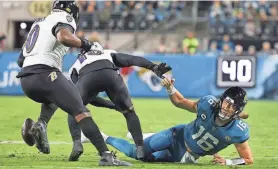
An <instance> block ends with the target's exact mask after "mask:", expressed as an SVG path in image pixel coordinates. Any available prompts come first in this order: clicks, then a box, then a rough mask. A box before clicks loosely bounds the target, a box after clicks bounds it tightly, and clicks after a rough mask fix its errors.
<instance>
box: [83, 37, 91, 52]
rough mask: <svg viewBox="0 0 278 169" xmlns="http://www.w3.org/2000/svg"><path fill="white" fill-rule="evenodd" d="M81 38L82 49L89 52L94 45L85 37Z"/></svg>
mask: <svg viewBox="0 0 278 169" xmlns="http://www.w3.org/2000/svg"><path fill="white" fill-rule="evenodd" d="M80 40H81V49H82V50H83V51H84V52H88V51H89V50H90V49H91V47H92V44H91V42H89V41H88V40H87V39H83V38H81V39H80Z"/></svg>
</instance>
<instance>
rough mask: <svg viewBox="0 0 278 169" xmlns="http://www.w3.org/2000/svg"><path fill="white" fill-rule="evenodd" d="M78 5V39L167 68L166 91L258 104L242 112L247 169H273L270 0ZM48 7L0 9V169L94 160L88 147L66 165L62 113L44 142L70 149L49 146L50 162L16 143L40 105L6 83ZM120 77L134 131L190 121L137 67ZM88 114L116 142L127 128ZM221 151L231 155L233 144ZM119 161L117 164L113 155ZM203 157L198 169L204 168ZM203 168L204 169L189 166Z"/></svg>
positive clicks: (277, 18)
mask: <svg viewBox="0 0 278 169" xmlns="http://www.w3.org/2000/svg"><path fill="white" fill-rule="evenodd" d="M78 3H79V5H80V6H81V18H80V22H79V24H78V25H79V26H78V31H77V36H79V37H86V38H88V39H89V40H90V41H99V42H100V43H101V44H102V45H103V46H104V47H105V48H111V49H114V50H116V51H119V52H126V53H131V54H134V55H138V56H142V57H146V58H148V59H150V60H151V61H154V62H161V61H164V62H167V63H168V64H169V65H171V66H172V67H173V70H172V71H171V72H169V73H168V74H167V76H168V77H173V78H175V79H176V83H175V85H176V87H177V88H178V89H179V90H180V91H181V93H182V94H183V95H184V96H185V97H190V98H198V97H201V96H203V95H207V94H213V95H216V96H219V95H220V94H221V92H223V90H224V89H225V88H226V87H229V86H233V85H239V86H242V87H245V89H246V90H247V91H248V96H249V98H250V99H259V100H258V101H250V102H249V104H248V105H247V108H246V111H247V112H248V113H250V118H249V119H248V120H247V122H248V123H249V126H250V128H251V140H250V145H251V148H252V150H253V153H254V158H255V165H254V167H255V168H269V167H272V168H277V166H278V161H277V139H278V134H277V127H278V126H277V118H278V117H277V110H278V106H277V102H276V101H273V100H277V99H278V43H277V42H278V40H277V36H278V26H277V22H278V13H277V5H278V3H277V2H268V1H263V0H262V1H258V2H250V1H247V2H245V1H225V2H220V1H211V2H198V1H193V2H192V1H160V2H155V1H152V2H148V1H137V2H134V1H121V0H115V1H78ZM51 4H52V2H51V1H1V2H0V23H1V24H0V95H8V96H1V97H0V109H1V112H2V114H4V115H5V116H3V117H1V118H0V124H1V125H2V127H0V133H1V136H0V140H1V141H0V168H20V167H22V168H30V166H31V167H34V168H56V167H57V166H61V167H65V168H67V167H68V168H86V167H91V166H92V156H93V162H94V163H97V160H98V157H97V156H96V152H95V150H92V147H91V145H85V146H86V147H87V146H88V148H87V149H86V147H85V149H86V153H85V155H84V157H83V158H82V159H81V161H80V162H78V163H75V164H73V163H67V162H66V161H65V160H66V158H67V155H68V153H69V152H70V150H71V145H70V143H69V142H70V140H71V139H70V136H69V132H68V129H67V124H66V114H65V113H61V110H59V112H57V113H56V115H55V117H54V118H53V121H51V123H50V125H49V127H48V130H49V140H51V141H66V142H67V143H69V144H62V145H60V144H59V145H56V144H55V143H54V144H52V147H51V149H52V153H51V155H50V156H44V155H41V154H38V153H37V150H36V149H35V148H33V147H28V146H23V145H20V144H21V143H22V142H20V140H22V139H21V135H20V132H19V131H20V128H21V125H22V122H23V120H24V119H25V118H26V117H32V118H33V119H36V118H37V116H38V111H39V109H40V107H39V105H38V104H36V103H34V102H32V101H31V100H29V99H27V98H26V97H20V96H15V95H23V92H22V90H21V87H20V82H19V80H18V79H16V77H15V76H16V75H17V73H18V72H19V71H20V69H19V67H18V66H17V64H16V60H17V57H18V54H19V51H20V48H21V46H22V44H23V43H24V41H25V39H26V36H27V33H28V31H29V30H30V27H31V25H32V22H33V21H34V20H35V19H36V18H39V17H43V16H46V15H47V14H49V12H50V10H51ZM77 54H78V49H71V51H70V53H69V54H68V55H66V56H65V60H64V68H63V71H64V73H65V75H67V71H68V69H69V68H70V66H71V65H72V63H73V62H74V60H75V59H76V56H77ZM120 72H121V74H122V76H123V78H124V79H125V81H126V84H127V86H128V89H129V91H130V94H131V96H132V97H133V102H134V104H135V108H136V111H137V113H138V115H139V117H140V119H141V122H142V127H143V131H145V132H156V131H160V130H162V129H165V128H167V127H170V126H173V125H176V124H179V123H187V122H190V121H192V119H193V118H194V115H192V114H188V113H184V111H182V110H180V109H176V108H174V107H173V106H172V105H171V103H170V102H169V101H168V100H166V99H160V98H162V97H164V98H167V93H166V91H165V90H164V89H163V88H162V86H161V85H160V83H159V79H157V77H156V76H155V75H154V74H153V73H152V72H150V71H147V70H145V69H140V68H137V67H132V68H124V69H121V70H120ZM9 95H12V97H9ZM102 95H104V94H102ZM136 97H141V98H136ZM142 97H143V98H142ZM261 99H267V100H268V101H261ZM90 110H91V112H93V115H94V119H95V120H96V122H97V123H98V124H99V126H100V128H101V129H102V130H104V131H105V132H108V133H109V134H113V135H116V136H120V137H123V138H124V137H125V134H126V131H125V130H122V129H125V128H126V126H125V122H124V121H123V119H122V118H121V115H119V114H117V113H115V112H114V111H112V110H107V109H100V108H92V107H90ZM169 112H171V113H170V115H169ZM106 117H109V118H108V119H106ZM104 118H105V119H104ZM61 121H62V122H61ZM56 126H59V128H57V127H56ZM17 141H18V142H17ZM17 143H18V144H17ZM223 154H224V156H228V157H237V154H236V153H235V150H234V149H233V147H232V148H228V150H225V151H224V152H223ZM120 157H121V158H125V157H124V155H122V154H120ZM127 159H128V158H127ZM209 159H210V158H205V160H201V163H202V162H203V163H205V164H208V163H209ZM128 160H130V159H128ZM132 162H133V163H135V164H136V167H142V166H143V167H146V168H155V167H159V168H180V165H175V166H172V165H170V164H167V165H165V164H162V165H158V166H156V165H147V164H141V163H139V162H137V163H136V162H134V161H132ZM44 165H48V166H50V167H45V166H44ZM93 165H96V164H93ZM183 167H185V166H183ZM188 167H189V168H191V167H192V166H188ZM203 167H204V168H209V167H210V166H207V165H204V166H202V165H199V166H196V168H203ZM211 168H214V167H213V166H211Z"/></svg>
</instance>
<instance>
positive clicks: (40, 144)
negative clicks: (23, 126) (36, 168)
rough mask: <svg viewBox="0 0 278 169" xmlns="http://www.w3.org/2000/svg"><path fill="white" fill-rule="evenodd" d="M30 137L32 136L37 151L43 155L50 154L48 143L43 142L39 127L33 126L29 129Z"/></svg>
mask: <svg viewBox="0 0 278 169" xmlns="http://www.w3.org/2000/svg"><path fill="white" fill-rule="evenodd" d="M31 132H32V135H33V136H34V139H35V142H36V147H37V148H38V150H39V151H40V152H42V153H44V154H49V153H50V147H49V144H48V141H43V139H42V138H43V131H41V127H36V126H34V127H33V128H32V129H31Z"/></svg>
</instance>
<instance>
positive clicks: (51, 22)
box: [17, 0, 131, 166]
mask: <svg viewBox="0 0 278 169" xmlns="http://www.w3.org/2000/svg"><path fill="white" fill-rule="evenodd" d="M78 19H79V8H78V7H77V5H76V3H75V2H74V1H59V0H56V1H54V4H53V9H52V11H51V14H50V15H48V16H47V17H45V18H42V19H40V20H38V21H36V22H34V23H33V25H32V27H31V31H30V32H29V34H28V37H27V40H26V42H25V44H24V46H23V51H22V53H21V54H20V58H21V59H19V62H20V63H23V65H22V70H21V72H20V73H19V74H18V76H17V77H18V78H20V82H21V86H22V89H23V91H24V93H25V94H26V96H28V97H29V98H31V99H32V100H34V101H36V102H38V103H44V104H45V105H49V104H51V103H53V104H55V105H57V106H58V107H60V108H61V109H62V110H64V111H65V112H67V113H68V114H70V115H71V116H72V117H74V118H75V120H76V122H77V123H79V124H80V128H81V129H82V131H83V133H84V134H85V135H86V137H88V138H89V139H90V141H91V142H92V143H93V145H94V146H95V147H96V149H97V150H98V152H99V154H100V156H101V158H100V161H99V165H101V166H119V165H120V166H130V165H131V164H130V163H127V162H124V161H120V160H118V159H116V158H115V156H114V155H113V154H112V153H111V152H110V151H109V150H108V147H107V145H106V144H105V142H104V140H103V138H102V136H101V133H100V131H99V129H98V126H97V125H96V123H95V122H94V121H93V119H92V117H91V115H90V112H89V110H88V109H87V108H86V107H85V106H84V105H83V102H82V98H81V97H80V94H79V92H78V89H77V88H76V87H75V85H74V84H73V83H71V82H70V81H68V80H67V78H66V77H65V76H64V75H63V74H62V72H61V71H62V63H63V56H64V55H65V54H66V53H67V51H68V49H69V47H77V48H81V49H82V50H83V51H90V50H94V51H95V52H99V53H102V52H103V49H102V47H101V46H100V45H99V44H98V43H94V44H93V45H91V44H90V43H89V42H88V41H87V40H85V39H79V38H77V37H76V36H75V35H74V33H75V30H76V23H77V22H78ZM42 107H43V106H42ZM43 119H44V117H43V116H40V117H39V119H38V121H37V122H36V123H35V124H34V126H33V127H32V129H31V133H32V135H33V136H34V139H35V143H36V147H37V148H38V149H39V151H41V152H43V153H45V154H48V153H50V147H49V143H48V139H47V125H46V123H45V121H44V120H43Z"/></svg>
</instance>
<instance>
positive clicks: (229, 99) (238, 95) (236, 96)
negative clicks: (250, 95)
mask: <svg viewBox="0 0 278 169" xmlns="http://www.w3.org/2000/svg"><path fill="white" fill-rule="evenodd" d="M246 103H247V94H246V92H245V91H244V90H243V89H242V88H240V87H230V88H228V89H227V90H226V91H225V92H224V93H223V94H222V96H221V97H220V107H219V112H218V117H219V118H220V119H221V120H232V119H234V117H235V116H238V115H239V114H240V113H241V112H242V111H243V109H244V107H245V105H246Z"/></svg>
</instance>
